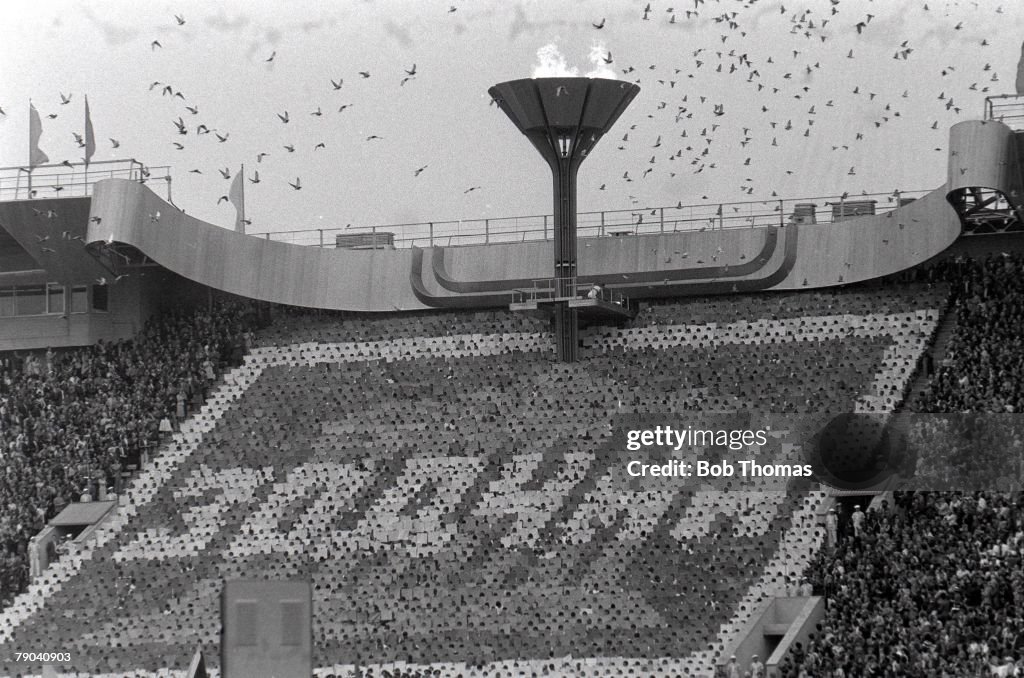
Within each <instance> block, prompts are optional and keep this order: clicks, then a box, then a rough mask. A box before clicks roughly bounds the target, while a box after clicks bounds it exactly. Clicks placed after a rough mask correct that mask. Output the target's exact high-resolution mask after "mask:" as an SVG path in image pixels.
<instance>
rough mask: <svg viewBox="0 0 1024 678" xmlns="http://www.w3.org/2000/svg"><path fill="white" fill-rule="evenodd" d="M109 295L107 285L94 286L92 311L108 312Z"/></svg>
mask: <svg viewBox="0 0 1024 678" xmlns="http://www.w3.org/2000/svg"><path fill="white" fill-rule="evenodd" d="M108 304H109V294H108V292H107V286H106V285H93V286H92V310H94V311H106V310H108V308H107V307H108Z"/></svg>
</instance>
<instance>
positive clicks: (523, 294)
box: [512, 278, 629, 308]
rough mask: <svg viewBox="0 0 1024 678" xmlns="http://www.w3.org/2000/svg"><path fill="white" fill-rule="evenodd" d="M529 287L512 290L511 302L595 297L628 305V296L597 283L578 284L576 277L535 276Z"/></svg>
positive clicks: (599, 299) (624, 305) (623, 305)
mask: <svg viewBox="0 0 1024 678" xmlns="http://www.w3.org/2000/svg"><path fill="white" fill-rule="evenodd" d="M530 282H531V283H532V286H531V287H521V288H519V289H516V290H513V291H512V303H527V302H537V301H552V300H555V299H595V300H598V301H605V302H608V303H611V304H618V305H620V306H622V307H624V308H628V307H629V297H627V296H625V295H624V294H621V293H619V292H615V291H614V290H610V289H608V288H607V287H605V286H604V285H601V284H599V283H584V284H583V285H580V283H579V280H578V279H577V278H537V279H535V280H531V281H530Z"/></svg>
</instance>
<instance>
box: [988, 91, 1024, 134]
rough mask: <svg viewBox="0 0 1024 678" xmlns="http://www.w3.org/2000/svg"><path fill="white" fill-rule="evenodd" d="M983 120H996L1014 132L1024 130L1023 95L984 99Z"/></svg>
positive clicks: (999, 95)
mask: <svg viewBox="0 0 1024 678" xmlns="http://www.w3.org/2000/svg"><path fill="white" fill-rule="evenodd" d="M985 120H996V121H998V122H1001V123H1003V124H1005V125H1006V126H1007V127H1009V128H1010V129H1012V130H1014V131H1018V132H1019V131H1022V130H1024V94H997V95H995V96H990V97H985Z"/></svg>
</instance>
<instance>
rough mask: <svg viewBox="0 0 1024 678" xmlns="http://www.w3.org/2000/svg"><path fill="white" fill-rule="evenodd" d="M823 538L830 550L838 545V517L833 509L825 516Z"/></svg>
mask: <svg viewBox="0 0 1024 678" xmlns="http://www.w3.org/2000/svg"><path fill="white" fill-rule="evenodd" d="M825 538H826V540H827V541H828V547H829V548H830V549H834V548H835V547H836V546H838V545H839V516H837V515H836V510H835V509H834V508H830V509H829V510H828V513H827V514H826V515H825Z"/></svg>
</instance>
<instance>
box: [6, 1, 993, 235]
mask: <svg viewBox="0 0 1024 678" xmlns="http://www.w3.org/2000/svg"><path fill="white" fill-rule="evenodd" d="M793 1H796V0H793ZM686 2H687V7H685V8H684V7H676V6H675V4H674V3H672V2H666V3H661V4H660V5H659V6H656V5H655V3H653V2H648V3H647V4H646V5H645V6H644V7H642V8H638V11H637V13H636V15H635V16H633V17H632V18H629V19H626V18H625V17H624V16H623V15H619V16H617V17H613V18H609V17H597V18H590V19H587V18H582V19H580V21H581V23H582V25H583V27H585V29H586V30H589V31H592V32H593V35H594V36H598V37H600V36H604V35H606V34H608V32H609V31H610V30H613V26H614V24H615V23H616V22H622V21H625V20H629V21H640V22H650V23H652V24H655V23H660V24H663V25H665V26H673V25H681V24H687V23H690V24H692V25H694V26H699V30H700V31H701V35H702V36H703V37H704V38H705V40H704V46H701V47H697V48H696V49H689V50H688V51H687V52H685V54H686V55H687V57H688V58H687V59H685V60H683V63H678V64H673V65H672V66H670V67H664V66H662V65H658V64H653V63H652V64H628V65H625V64H620V63H619V62H618V61H617V60H616V58H615V57H613V55H612V53H611V51H607V50H606V51H604V52H603V55H602V56H601V57H600V61H601V62H602V64H603V65H604V66H607V67H614V68H616V70H617V71H619V72H620V73H621V75H620V76H619V77H621V78H623V79H629V80H632V81H635V82H637V83H641V84H642V85H643V86H644V89H645V92H644V93H643V97H642V100H641V101H642V103H641V101H638V102H636V103H634V106H636V105H637V104H638V103H639V104H640V105H646V106H648V108H647V110H646V111H640V112H639V114H636V113H634V114H632V118H633V119H634V120H638V121H637V122H634V123H633V124H631V125H629V127H628V128H626V129H623V130H621V137H619V138H618V142H617V143H616V144H615V149H616V150H617V151H618V152H622V153H624V155H625V156H626V157H627V158H628V159H627V160H626V161H625V162H624V164H627V165H632V167H630V168H629V169H626V170H625V171H624V172H623V173H622V175H621V177H620V178H618V180H617V181H616V180H615V179H608V178H605V179H604V180H602V181H600V186H599V187H598V190H608V189H609V187H613V188H614V189H617V190H623V192H626V193H629V192H630V191H631V186H630V185H631V184H633V183H634V182H639V181H643V180H647V179H649V178H650V177H652V175H655V174H656V173H660V175H661V176H662V177H663V178H667V179H671V178H674V177H677V176H678V175H683V174H684V173H686V174H687V175H701V174H704V173H711V172H713V171H714V170H717V169H721V168H722V165H720V164H719V163H720V161H719V160H718V159H716V157H715V156H716V153H715V151H716V150H717V149H718V148H721V147H723V146H725V145H730V146H735V145H736V144H738V146H739V147H740V148H742V149H746V150H747V152H748V153H749V155H746V154H744V155H746V157H745V159H744V160H743V161H742V163H740V164H739V167H749V166H751V165H752V163H754V162H755V158H756V157H757V156H758V154H759V151H758V149H759V148H760V147H764V146H767V147H779V146H780V145H783V144H786V143H787V142H788V143H802V142H803V139H806V138H807V137H810V136H811V135H812V134H814V131H815V130H814V126H815V123H816V122H817V121H818V120H819V119H820V117H821V116H822V115H824V114H826V113H832V114H836V113H835V109H837V108H839V107H840V105H841V103H848V101H841V102H837V99H838V97H835V98H829V99H825V100H824V101H822V99H824V98H825V97H824V96H823V95H822V93H821V92H819V91H815V90H816V89H818V90H820V89H822V88H823V87H819V85H818V83H819V82H820V81H822V80H824V81H826V82H827V80H828V77H827V76H823V77H821V78H819V79H815V77H814V76H817V75H818V74H819V73H821V72H822V65H821V60H822V59H821V58H820V54H821V49H819V46H820V45H822V44H824V43H826V42H828V41H829V40H831V39H833V38H834V37H835V36H836V35H837V34H841V33H845V34H847V35H850V36H857V38H859V39H863V40H865V41H868V39H870V40H871V41H872V42H870V43H868V42H865V47H864V49H865V50H871V51H876V50H877V49H879V48H878V46H877V43H878V40H880V39H881V37H880V36H878V35H873V31H874V30H875V25H874V24H873V21H874V20H875V19H876V16H875V15H874V14H872V13H869V12H865V13H859V14H858V15H856V16H848V14H850V12H847V11H846V7H845V5H846V3H845V2H844V0H828V1H827V4H823V5H817V6H815V7H814V9H811V8H805V9H801V10H799V11H790V10H788V9H787V8H786V6H785V0H783V2H782V3H781V4H778V5H776V4H773V3H770V2H766V1H764V0H736V1H735V2H729V1H728V0H686ZM739 3H742V4H739ZM915 4H917V5H918V9H920V10H921V11H923V12H932V13H933V14H938V12H935V11H933V10H932V9H931V8H930V7H929V5H928V3H927V2H925V1H923V0H915ZM863 6H864V5H863V3H860V7H861V8H862V7H863ZM769 9H771V10H772V11H777V12H778V13H779V15H781V16H782V17H785V18H786V19H788V22H789V26H790V31H789V32H790V34H791V35H792V36H793V38H792V39H793V44H792V45H791V46H790V48H789V49H788V51H787V52H781V51H780V50H778V49H775V50H773V52H772V53H771V54H769V55H768V56H767V57H766V58H760V57H758V58H755V57H754V56H752V54H753V53H754V52H753V51H752V50H750V49H747V47H748V46H751V45H752V44H756V42H755V34H754V32H753V31H754V25H755V24H756V22H757V21H758V20H760V19H759V16H760V15H757V16H748V15H747V14H745V11H747V10H757V11H758V12H760V13H762V14H763V13H764V12H766V11H768V10H769ZM458 10H459V8H458V7H456V6H449V7H448V8H447V10H444V11H446V13H447V14H449V15H451V14H454V13H456V12H457V11H458ZM520 11H521V10H520ZM994 11H995V12H996V13H997V14H1002V13H1004V10H1003V8H1002V7H1001V6H1000V7H997V8H995V9H994ZM169 19H170V17H169ZM173 22H174V23H173V24H172V25H171V26H172V27H179V28H181V27H185V26H186V25H187V24H188V21H187V19H186V17H185V16H184V15H182V14H174V15H173ZM963 30H964V26H963V23H962V22H959V23H956V24H955V25H953V26H950V27H949V31H950V32H951V33H957V32H960V31H963ZM715 33H717V38H712V37H711V36H712V35H713V34H715ZM162 37H163V36H162ZM169 39H173V37H164V41H165V42H166V41H167V40H169ZM691 42H692V41H691ZM708 43H711V45H713V46H709V44H708ZM987 46H988V41H987V40H985V39H981V40H979V41H978V44H977V48H978V49H979V50H981V49H984V48H986V47H987ZM163 48H164V45H163V43H162V42H161V41H160V40H152V41H151V42H150V43H149V51H150V52H153V53H156V52H158V51H160V50H163ZM278 48H279V49H280V50H281V54H280V55H279V52H278V51H277V50H273V51H271V52H270V53H269V54H266V55H265V56H262V57H259V59H260V60H262V61H263V62H264V63H265V64H267V65H268V67H269V66H270V65H272V64H274V63H275V60H278V59H279V58H281V57H285V58H287V57H288V54H287V48H286V47H283V46H278ZM754 49H755V50H756V49H757V48H756V47H754ZM916 49H917V47H916V46H915V45H914V44H913V43H912V42H911V41H910V40H899V41H898V42H896V43H894V44H892V46H891V55H892V59H893V60H895V61H897V62H907V61H912V60H914V58H915V51H916ZM758 51H761V50H758ZM844 51H845V52H846V54H845V57H846V58H847V59H856V58H858V53H857V52H858V50H857V49H856V48H854V49H849V50H848V51H847V50H844ZM950 60H951V61H954V59H953V58H952V57H951V58H950ZM917 67H919V68H922V69H925V68H936V69H939V70H941V75H942V77H947V76H950V75H953V74H954V73H956V72H957V69H960V68H962V67H963V66H962V64H958V63H952V64H925V63H921V64H919V65H918V66H917ZM353 71H354V72H353V75H352V76H350V77H352V78H356V79H359V80H370V79H371V78H372V79H374V80H381V81H385V82H387V81H390V79H391V78H393V79H394V82H395V83H396V85H397V86H398V87H405V86H406V85H408V84H410V83H412V82H414V81H415V80H417V79H418V78H419V77H420V69H419V68H418V66H417V64H416V63H412V64H411V65H408V66H403V67H402V69H401V71H398V72H395V73H390V74H386V75H379V74H377V73H372V74H371V72H370V71H369V70H356V69H353ZM705 74H709V75H710V74H713V75H711V77H713V78H717V79H718V80H717V82H719V83H721V86H722V88H730V89H733V90H738V89H740V88H747V89H748V90H749V92H750V95H751V96H750V97H749V101H750V102H751V103H750V106H751V110H753V109H754V108H755V107H756V108H757V109H759V110H757V111H756V113H758V114H759V115H758V116H757V118H755V119H756V120H757V122H756V123H754V122H750V118H749V117H746V118H743V120H744V121H745V123H746V124H738V125H736V124H733V123H732V120H731V118H732V110H731V109H729V108H727V106H726V104H725V103H724V102H723V100H722V97H720V96H719V92H716V91H715V90H708V89H699V90H696V89H695V88H693V87H692V86H688V85H689V83H688V82H687V81H688V80H690V79H693V78H695V77H698V76H703V75H705ZM998 82H999V78H998V75H997V73H996V70H995V69H994V68H993V67H992V65H991V63H986V64H985V66H984V67H983V68H982V69H981V72H980V73H978V74H977V81H976V82H974V83H972V84H971V85H970V87H969V88H968V89H969V90H971V91H977V92H978V93H979V94H984V93H987V92H988V91H989V89H990V87H992V86H993V83H998ZM876 84H877V83H876ZM382 86H383V85H382ZM323 87H324V91H323V93H322V95H321V96H322V97H323V98H322V99H321V101H320V102H313V103H309V104H307V105H306V106H304V107H302V108H299V107H298V106H295V107H290V108H288V109H284V110H276V111H267V112H265V116H264V117H265V118H266V120H267V122H266V124H268V125H278V126H281V128H282V129H284V130H288V129H294V128H296V127H300V126H303V125H308V124H309V123H310V122H312V121H314V120H321V119H325V118H327V117H328V116H330V115H337V114H343V113H345V112H346V111H347V110H349V108H350V107H352V106H353V105H354V102H352V101H337V100H335V101H334V102H333V103H330V104H327V103H325V101H326V100H329V98H330V97H336V96H337V95H338V93H339V92H346V91H347V90H348V89H349V86H347V85H346V78H345V77H339V76H338V75H337V74H334V75H331V74H325V77H324V78H323ZM953 90H954V88H953V86H952V85H951V88H950V91H949V92H946V91H943V92H940V93H938V94H937V97H936V98H937V99H938V100H939V101H940V102H941V103H940V106H941V107H942V108H943V109H944V110H945V111H948V112H952V113H953V114H959V113H960V112H961V111H962V107H961V105H960V104H959V103H957V102H956V101H955V99H954V95H955V96H956V97H960V96H961V93H959V92H955V91H953ZM149 91H150V92H152V93H155V95H158V96H159V97H161V98H166V99H169V100H170V101H171V102H172V103H174V104H176V105H178V106H180V107H181V108H180V109H178V110H179V111H180V113H179V114H178V115H177V116H176V118H175V119H172V120H170V121H169V125H168V132H169V133H172V136H171V138H170V139H169V140H168V141H167V143H168V145H169V146H170V147H171V148H173V149H174V150H175V151H177V152H185V151H190V150H191V151H194V153H193V154H192V155H189V154H186V155H185V157H202V156H203V150H202V149H203V146H202V144H203V143H206V142H204V141H203V140H204V139H205V138H209V139H210V140H211V142H212V143H215V144H227V145H229V146H230V145H231V143H232V142H233V141H234V139H235V138H234V137H232V134H231V131H230V130H229V129H225V128H221V127H218V126H216V125H214V124H212V123H211V122H209V121H204V119H203V116H202V107H201V102H200V101H196V100H194V99H193V98H192V97H190V96H189V95H187V94H186V93H185V92H183V91H182V90H181V89H180V88H179V87H178V86H177V85H175V84H173V83H167V82H161V81H158V80H154V81H152V82H151V83H150V84H149ZM845 94H846V95H847V96H846V97H845V99H848V98H849V97H850V96H852V97H854V98H855V100H856V101H857V102H858V105H859V110H860V111H861V112H862V113H864V112H867V113H870V114H871V116H872V118H873V120H872V121H871V123H869V124H868V125H867V126H866V127H865V128H860V129H858V128H856V127H853V126H851V128H850V129H849V137H848V138H845V139H836V140H835V141H834V143H833V144H832V146H831V149H832V151H834V152H841V151H848V150H850V149H851V148H852V147H853V146H854V145H855V144H858V143H861V142H863V141H864V140H865V138H866V137H867V136H868V135H870V134H871V132H872V131H873V130H877V129H879V128H882V127H883V126H886V125H889V124H891V123H893V122H894V121H896V120H898V119H899V118H901V116H902V113H901V110H900V108H901V99H908V98H911V97H912V96H913V97H914V98H915V99H917V98H919V97H921V96H922V95H921V94H920V93H914V94H913V95H912V94H911V93H910V92H909V91H906V90H905V91H903V93H902V95H901V96H900V97H899V98H896V99H892V98H883V96H880V95H879V93H878V92H875V91H873V89H872V85H870V84H867V83H865V84H859V85H855V86H854V87H852V89H850V91H848V92H846V93H845ZM59 95H60V104H59V105H60V106H67V105H69V104H70V103H71V102H72V100H73V95H72V94H64V93H63V92H60V93H59ZM783 100H787V101H788V102H789V103H792V100H798V101H805V102H806V106H805V108H804V109H803V111H802V115H800V116H799V117H798V116H795V115H781V114H780V115H779V116H778V117H776V110H775V109H776V103H779V104H780V105H779V106H778V108H779V109H780V110H781V109H783V108H784V106H782V105H781V102H782V101H783ZM356 103H357V102H356ZM490 103H491V104H494V103H495V102H493V101H491V102H490ZM787 110H788V109H787ZM747 112H750V111H747ZM4 115H6V113H5V112H4V111H3V109H2V107H0V116H4ZM57 116H58V113H57V112H52V113H48V114H47V117H48V118H50V119H53V118H56V117H57ZM0 119H2V118H0ZM762 122H763V126H761V127H756V125H761V124H762ZM501 124H504V123H501ZM930 126H931V129H935V130H939V129H940V127H939V123H938V120H934V121H931V123H930ZM944 128H945V125H943V128H942V129H943V130H944ZM73 134H74V138H75V141H76V144H77V145H78V147H79V148H84V147H85V140H84V139H83V136H82V135H81V134H80V133H78V132H74V133H73ZM616 134H618V132H616ZM108 138H109V141H110V146H111V149H117V148H119V147H120V146H121V143H120V141H118V139H116V138H113V137H108ZM384 139H385V137H384V136H383V135H381V134H376V133H373V134H365V135H364V136H363V137H362V141H363V142H364V143H375V142H379V141H383V140H384ZM214 140H215V141H214ZM329 142H330V139H327V140H324V141H318V142H317V143H316V144H315V145H312V146H310V147H309V148H302V147H301V146H300V145H298V144H296V143H293V142H288V143H282V144H280V145H279V146H276V147H275V146H269V147H266V148H263V149H261V150H259V151H258V152H257V153H256V154H255V157H254V158H253V160H254V161H255V162H254V164H252V165H250V167H252V169H251V170H249V171H248V172H247V176H245V177H244V180H245V181H246V182H248V184H250V185H258V184H266V183H267V181H268V180H270V181H272V182H274V181H282V182H283V183H286V184H287V186H288V187H289V188H290V189H291V190H292V191H296V192H297V191H301V190H302V189H303V188H304V184H303V181H302V177H301V176H295V177H294V179H292V178H291V177H287V178H282V177H280V176H279V175H278V174H277V173H276V172H274V171H265V172H264V176H263V177H261V175H260V168H261V167H264V166H265V163H272V162H273V161H274V160H275V159H276V158H277V157H278V156H285V157H287V156H290V155H291V154H296V153H299V154H301V153H305V152H309V153H317V152H319V151H323V150H325V149H327V145H328V143H329ZM331 143H334V142H331ZM229 146H228V147H229ZM937 150H938V149H937ZM246 159H247V158H243V157H239V158H238V164H242V163H244V162H245V160H246ZM63 164H65V165H67V166H69V167H70V166H71V162H70V161H69V160H65V161H63ZM417 165H418V166H416V167H415V168H414V169H411V174H412V177H413V178H416V177H420V176H421V175H422V174H423V173H424V172H426V171H427V170H428V168H429V167H430V164H429V163H423V164H419V163H417ZM733 169H735V168H733ZM782 171H784V172H785V174H786V175H787V176H789V175H793V174H794V173H795V170H793V169H781V170H780V172H782ZM234 172H235V171H234V170H232V169H231V168H230V167H224V168H220V167H217V168H215V169H214V170H211V169H210V168H209V167H192V168H190V169H189V170H188V173H190V174H196V175H208V174H209V175H214V173H216V175H219V176H220V177H221V178H222V179H223V180H225V181H231V180H233V179H235V173H234ZM846 173H847V175H848V176H857V168H856V166H855V165H853V164H851V165H850V166H849V169H848V171H847V172H846ZM616 184H617V185H616ZM54 188H55V190H57V191H59V190H60V188H59V187H54ZM757 188H758V187H757V186H755V182H754V180H753V178H746V179H745V180H744V181H743V182H742V183H741V184H740V185H739V186H738V187H734V190H735V192H736V193H738V194H739V196H741V199H743V198H742V197H743V196H753V195H755V191H756V190H757ZM483 189H484V187H483V185H473V186H469V187H467V188H466V189H465V190H464V191H463V193H464V194H469V193H473V192H476V191H482V190H483ZM762 195H763V197H765V198H767V197H768V196H767V195H766V192H763V193H762ZM777 196H778V193H777V192H776V191H775V190H773V191H771V197H777ZM630 199H631V201H632V202H634V203H635V202H636V201H637V200H638V199H637V198H636V196H632V195H631V196H630ZM702 199H705V200H706V199H707V196H702ZM230 200H231V198H230V196H229V194H228V193H224V194H221V195H220V196H219V197H218V198H217V200H216V204H218V205H219V204H221V203H224V202H229V201H230ZM247 223H251V220H247Z"/></svg>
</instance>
